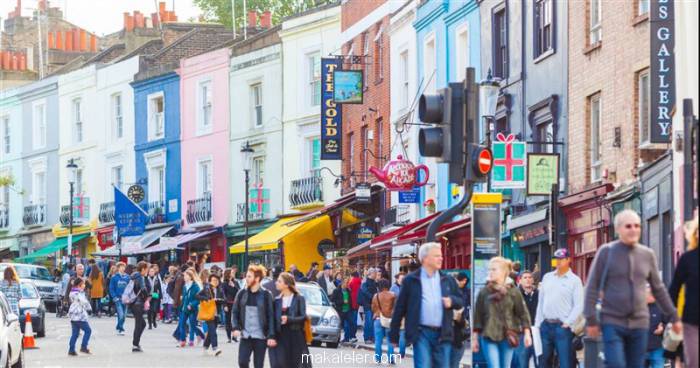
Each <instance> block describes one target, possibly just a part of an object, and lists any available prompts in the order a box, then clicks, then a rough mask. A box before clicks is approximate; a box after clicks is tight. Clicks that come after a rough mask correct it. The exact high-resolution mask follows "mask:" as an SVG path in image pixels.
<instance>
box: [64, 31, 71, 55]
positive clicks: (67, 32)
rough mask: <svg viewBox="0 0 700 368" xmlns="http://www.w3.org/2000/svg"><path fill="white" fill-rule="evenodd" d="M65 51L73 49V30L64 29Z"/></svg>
mask: <svg viewBox="0 0 700 368" xmlns="http://www.w3.org/2000/svg"><path fill="white" fill-rule="evenodd" d="M65 50H66V51H73V32H71V31H70V30H67V31H66V49H65Z"/></svg>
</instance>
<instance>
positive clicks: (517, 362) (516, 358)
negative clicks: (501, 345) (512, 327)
mask: <svg viewBox="0 0 700 368" xmlns="http://www.w3.org/2000/svg"><path fill="white" fill-rule="evenodd" d="M530 359H532V360H533V361H534V362H535V368H538V367H539V363H538V362H537V356H535V347H534V346H530V347H529V348H526V347H525V337H524V335H520V345H518V347H517V348H515V351H514V352H513V362H512V363H511V365H510V366H511V368H529V367H530Z"/></svg>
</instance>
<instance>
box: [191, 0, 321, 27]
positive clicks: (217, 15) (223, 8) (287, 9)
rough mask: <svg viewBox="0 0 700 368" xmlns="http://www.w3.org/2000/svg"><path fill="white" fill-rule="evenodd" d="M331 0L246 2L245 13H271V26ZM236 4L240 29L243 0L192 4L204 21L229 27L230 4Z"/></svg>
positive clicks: (205, 0) (243, 17) (203, 0)
mask: <svg viewBox="0 0 700 368" xmlns="http://www.w3.org/2000/svg"><path fill="white" fill-rule="evenodd" d="M331 2H333V0H246V5H247V9H246V10H247V11H251V10H255V11H256V12H258V13H262V12H264V11H266V10H269V11H270V12H272V24H273V25H276V24H279V23H280V22H281V21H282V19H284V18H285V17H288V16H290V15H294V14H297V13H300V12H303V11H305V10H308V9H312V8H315V7H317V6H320V5H324V4H328V3H331ZM232 3H235V4H236V25H237V28H239V29H240V28H242V27H243V26H244V25H245V24H246V22H247V20H246V19H247V15H246V14H244V12H243V0H194V4H195V5H196V6H198V7H199V9H201V10H202V12H203V14H202V15H203V16H204V19H205V20H206V21H209V22H216V23H221V24H224V25H226V26H227V27H231V4H232Z"/></svg>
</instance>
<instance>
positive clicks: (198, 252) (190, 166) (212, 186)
mask: <svg viewBox="0 0 700 368" xmlns="http://www.w3.org/2000/svg"><path fill="white" fill-rule="evenodd" d="M229 60H230V49H229V48H228V47H224V48H220V49H217V50H214V51H210V52H207V53H204V54H201V55H197V56H194V57H191V58H187V59H182V60H181V62H180V69H179V71H178V73H179V74H180V99H181V103H180V109H181V120H180V124H181V127H180V128H181V134H182V143H181V150H182V156H181V157H182V181H181V182H182V203H183V211H182V214H183V219H182V220H183V222H182V224H183V232H190V231H192V232H194V234H193V235H194V238H195V240H193V241H190V242H189V243H188V244H187V245H186V249H187V251H188V254H189V255H190V256H191V257H192V258H194V257H196V258H200V257H203V256H205V255H206V257H207V262H214V263H220V262H225V259H226V255H227V249H226V238H225V236H224V234H223V227H224V226H225V225H226V224H227V223H228V222H229V217H230V216H231V213H232V210H231V205H230V203H231V193H230V191H231V186H230V175H229V170H230V161H229V160H230V152H229V151H230V142H229V127H230V123H229V122H230V109H229V77H228V67H229ZM197 234H199V236H197Z"/></svg>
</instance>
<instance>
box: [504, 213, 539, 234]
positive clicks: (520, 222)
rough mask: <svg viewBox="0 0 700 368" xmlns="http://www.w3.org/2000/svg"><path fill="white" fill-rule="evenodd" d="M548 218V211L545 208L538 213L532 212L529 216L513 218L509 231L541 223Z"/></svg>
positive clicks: (510, 220) (509, 224)
mask: <svg viewBox="0 0 700 368" xmlns="http://www.w3.org/2000/svg"><path fill="white" fill-rule="evenodd" d="M546 218H547V209H546V208H543V209H540V210H537V211H533V212H530V213H528V214H525V215H522V216H517V217H511V218H510V219H509V221H508V225H507V228H508V230H513V229H517V228H519V227H523V226H526V225H530V224H534V223H535V222H540V221H542V220H544V219H546Z"/></svg>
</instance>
